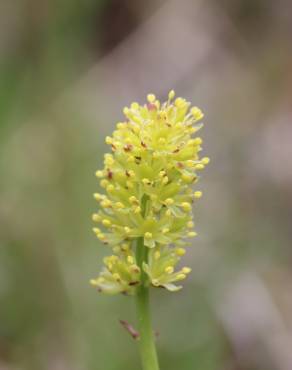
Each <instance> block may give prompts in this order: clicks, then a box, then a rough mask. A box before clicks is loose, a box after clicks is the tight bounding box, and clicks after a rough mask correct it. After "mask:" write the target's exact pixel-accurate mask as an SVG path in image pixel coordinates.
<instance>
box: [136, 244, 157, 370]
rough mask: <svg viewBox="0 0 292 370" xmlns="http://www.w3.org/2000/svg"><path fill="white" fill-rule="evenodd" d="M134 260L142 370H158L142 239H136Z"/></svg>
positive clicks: (145, 253)
mask: <svg viewBox="0 0 292 370" xmlns="http://www.w3.org/2000/svg"><path fill="white" fill-rule="evenodd" d="M136 260H137V264H138V266H139V267H140V269H141V285H140V286H139V287H138V288H137V293H136V304H137V314H138V331H139V334H140V339H139V347H140V354H141V359H142V366H143V370H159V365H158V359H157V354H156V348H155V343H154V335H153V330H152V325H151V316H150V303H149V288H148V286H147V281H148V278H147V275H146V273H145V272H144V271H143V262H147V260H148V248H147V247H145V246H144V242H143V238H138V239H137V247H136Z"/></svg>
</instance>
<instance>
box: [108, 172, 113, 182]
mask: <svg viewBox="0 0 292 370" xmlns="http://www.w3.org/2000/svg"><path fill="white" fill-rule="evenodd" d="M107 178H108V179H109V180H111V179H112V178H113V173H112V171H111V170H107Z"/></svg>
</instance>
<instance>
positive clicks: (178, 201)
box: [92, 90, 209, 294]
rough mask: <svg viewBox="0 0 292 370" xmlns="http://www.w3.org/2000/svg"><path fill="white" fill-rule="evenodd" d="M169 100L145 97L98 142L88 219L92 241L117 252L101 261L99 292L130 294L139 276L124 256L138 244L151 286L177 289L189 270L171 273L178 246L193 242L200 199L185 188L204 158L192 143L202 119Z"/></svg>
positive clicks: (199, 142)
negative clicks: (104, 147) (101, 148)
mask: <svg viewBox="0 0 292 370" xmlns="http://www.w3.org/2000/svg"><path fill="white" fill-rule="evenodd" d="M174 97H175V93H174V91H173V90H172V91H170V93H169V94H168V100H167V101H166V102H164V103H161V102H160V101H159V100H157V99H156V97H155V95H154V94H148V95H147V103H145V104H143V105H139V104H138V103H136V102H135V103H132V104H131V105H130V107H125V108H124V109H123V112H124V114H125V116H126V119H125V120H124V121H122V122H119V123H118V124H117V126H116V130H115V131H114V132H113V134H112V136H107V137H106V139H105V141H106V143H107V144H108V145H109V146H110V151H111V152H110V153H107V154H105V156H104V167H103V168H102V169H101V170H98V171H97V172H96V176H97V177H98V178H99V179H100V186H101V187H102V188H103V194H99V193H96V194H94V198H95V199H96V201H97V202H98V203H99V207H100V210H99V211H98V212H97V213H95V214H94V215H93V217H92V218H93V220H94V221H95V222H97V223H100V228H101V229H98V228H94V232H95V234H96V236H97V237H98V238H99V240H101V241H102V242H103V243H105V244H108V245H109V246H112V247H113V248H114V249H113V250H114V253H116V254H115V257H116V259H115V258H114V259H113V258H112V257H113V256H112V257H110V258H111V261H112V260H114V262H110V264H109V262H108V260H106V268H105V270H104V271H103V272H102V273H101V275H100V278H97V279H96V280H94V285H97V286H98V288H99V289H100V290H101V291H104V292H106V293H118V292H125V293H129V294H133V293H134V292H135V286H136V285H138V284H139V283H140V272H139V274H138V273H137V272H136V271H132V270H133V267H131V266H132V264H129V259H127V258H126V257H128V256H129V255H127V256H126V257H125V253H131V255H130V256H131V257H133V252H134V241H135V240H136V239H137V238H143V239H144V246H145V247H147V248H149V249H150V252H149V260H148V263H144V266H143V267H144V271H145V272H146V273H147V275H148V277H149V279H150V281H151V284H152V285H153V286H155V287H157V286H162V287H165V288H167V289H169V290H172V291H174V290H177V289H179V287H175V285H174V284H173V283H174V282H176V281H180V280H183V279H184V278H185V277H186V275H187V274H188V272H187V271H189V270H188V269H182V270H179V271H177V272H175V266H176V264H177V262H178V261H179V259H180V257H181V256H182V255H183V254H184V249H183V248H177V247H178V246H181V245H184V244H185V243H186V239H188V238H190V237H193V236H195V235H196V232H195V231H194V230H193V226H194V223H193V216H192V203H193V202H194V199H199V198H200V197H201V195H202V192H201V191H199V190H196V191H195V192H194V191H193V189H192V185H193V184H195V183H196V182H197V180H198V178H199V175H198V173H199V172H201V170H203V169H204V168H205V166H206V165H207V164H208V162H209V158H208V157H203V158H200V157H199V153H200V151H201V150H202V148H201V145H202V139H201V138H200V137H198V136H195V137H193V135H195V134H196V132H197V131H198V130H199V129H200V128H201V127H202V124H201V123H198V121H199V120H200V119H201V118H202V117H203V113H202V112H201V110H200V109H199V108H197V107H193V108H191V107H190V103H189V102H187V101H186V100H185V99H183V98H180V97H179V98H176V99H175V100H173V99H174ZM125 244H126V245H127V246H128V249H127V251H126V252H125V251H124V250H123V248H122V246H123V245H125ZM154 256H156V257H154ZM133 258H134V257H133ZM130 260H131V258H130ZM109 266H110V267H111V268H109ZM133 283H135V284H133Z"/></svg>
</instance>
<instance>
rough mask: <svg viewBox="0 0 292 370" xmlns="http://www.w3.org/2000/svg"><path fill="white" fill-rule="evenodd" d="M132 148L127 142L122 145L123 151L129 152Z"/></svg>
mask: <svg viewBox="0 0 292 370" xmlns="http://www.w3.org/2000/svg"><path fill="white" fill-rule="evenodd" d="M132 149H133V145H131V144H127V145H125V146H124V151H125V152H130V151H131V150H132Z"/></svg>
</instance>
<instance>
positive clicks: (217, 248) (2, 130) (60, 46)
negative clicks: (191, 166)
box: [0, 0, 292, 370]
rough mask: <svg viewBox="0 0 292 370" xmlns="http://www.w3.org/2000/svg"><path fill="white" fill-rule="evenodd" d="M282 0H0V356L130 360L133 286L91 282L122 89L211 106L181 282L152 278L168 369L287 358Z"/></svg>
mask: <svg viewBox="0 0 292 370" xmlns="http://www.w3.org/2000/svg"><path fill="white" fill-rule="evenodd" d="M291 36H292V4H291V1H289V0H279V1H272V0H223V1H215V0H205V1H203V0H201V1H195V0H194V1H191V0H185V1H179V0H174V1H163V0H160V1H154V0H150V1H144V2H142V1H137V0H136V1H135V0H127V1H119V0H102V1H99V0H75V1H69V0H54V1H53V0H13V1H10V0H4V1H3V0H2V1H1V3H0V369H1V370H43V369H44V370H47V369H48V370H51V369H54V370H69V369H70V370H121V369H127V370H131V369H132V370H134V369H135V370H137V369H139V368H140V367H139V366H140V363H139V358H138V351H137V348H136V344H135V343H134V342H133V341H132V339H131V338H130V337H129V336H128V335H127V333H126V332H124V330H123V329H122V328H121V327H120V326H119V324H118V319H125V320H129V321H130V322H135V312H134V305H133V302H132V299H131V298H127V297H123V296H117V297H106V296H101V295H98V294H97V293H96V292H95V291H94V289H92V287H90V286H89V284H88V280H89V279H90V278H91V277H94V276H96V275H97V273H98V271H99V269H100V267H101V257H102V256H103V255H104V254H106V253H107V252H108V251H107V249H106V248H105V247H104V246H101V245H100V244H99V243H98V241H97V240H96V239H95V237H94V235H93V234H92V232H91V221H90V215H91V213H92V212H93V211H94V209H95V203H94V201H93V198H92V193H93V192H94V191H96V189H97V182H96V179H95V176H94V172H95V170H96V169H97V168H98V167H99V166H100V164H101V161H102V153H103V152H104V151H105V149H106V148H105V144H104V136H105V135H107V134H110V133H111V131H112V129H113V127H114V125H115V123H116V122H118V121H119V120H120V119H121V117H122V115H121V111H122V107H123V106H124V105H125V104H129V103H130V102H131V101H134V100H135V101H139V102H143V101H144V99H145V95H146V94H147V93H149V92H153V93H155V94H156V95H157V96H159V97H160V98H162V99H164V97H165V96H166V94H167V92H168V91H169V90H170V89H172V88H174V89H175V91H176V92H177V94H178V95H180V96H183V97H186V98H187V99H188V100H190V101H191V102H193V103H194V104H195V105H198V106H199V107H200V108H202V110H203V111H204V112H205V128H204V130H203V132H202V135H203V137H204V139H205V152H204V154H206V155H209V156H210V157H211V163H210V165H209V166H208V169H207V171H205V173H204V176H203V179H202V182H201V184H200V185H201V189H202V190H203V192H204V197H203V199H202V201H201V202H200V205H199V207H198V208H197V209H196V210H195V218H196V220H197V231H198V233H199V237H198V238H197V239H196V241H195V242H194V245H193V248H192V249H191V250H190V252H189V254H188V256H187V257H186V259H188V261H187V262H188V265H190V266H191V267H192V269H193V273H192V274H191V276H190V278H189V280H188V281H187V282H186V284H185V287H184V289H183V290H182V291H181V292H179V293H175V294H171V293H168V292H163V291H160V290H159V292H154V294H153V316H154V322H155V328H157V330H158V331H159V332H160V336H159V339H158V341H157V344H158V350H159V355H160V359H161V368H162V369H168V370H177V369H179V370H291V369H292V332H291V325H292V295H291V286H292V270H291V262H292V249H291V246H292V245H291V244H292V243H291V242H292V192H291V189H292V186H291V185H292V165H291V161H292V124H291V119H292V88H291V86H292V83H291V82H292V78H291V65H292V44H291Z"/></svg>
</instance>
